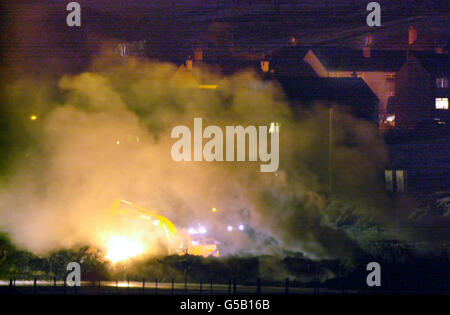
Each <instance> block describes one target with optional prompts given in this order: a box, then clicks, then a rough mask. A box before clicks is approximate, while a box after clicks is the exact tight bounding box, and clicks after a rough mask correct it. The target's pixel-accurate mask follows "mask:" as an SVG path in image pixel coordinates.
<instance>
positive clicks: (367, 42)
mask: <svg viewBox="0 0 450 315" xmlns="http://www.w3.org/2000/svg"><path fill="white" fill-rule="evenodd" d="M372 43H373V37H372V34H370V33H369V34H367V35H366V37H365V42H364V47H363V56H364V57H365V58H370V53H371V52H370V46H372Z"/></svg>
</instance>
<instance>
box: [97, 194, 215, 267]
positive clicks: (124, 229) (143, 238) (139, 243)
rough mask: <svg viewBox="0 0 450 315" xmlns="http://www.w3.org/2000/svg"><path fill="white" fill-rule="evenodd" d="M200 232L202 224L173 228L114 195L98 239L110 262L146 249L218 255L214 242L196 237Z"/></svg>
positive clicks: (180, 253)
mask: <svg viewBox="0 0 450 315" xmlns="http://www.w3.org/2000/svg"><path fill="white" fill-rule="evenodd" d="M197 232H198V233H197ZM204 234H206V229H204V228H201V229H200V230H199V231H196V230H195V229H189V230H188V231H186V230H183V229H177V227H176V226H175V224H173V222H172V221H170V220H169V219H168V218H166V217H164V216H162V215H160V214H159V213H157V212H155V211H150V210H147V209H145V208H143V207H140V206H138V205H135V204H133V203H131V202H128V201H126V200H122V199H117V200H115V201H114V202H113V204H112V205H111V207H110V213H109V216H108V221H107V222H106V224H105V226H104V227H103V229H102V235H101V243H102V244H104V247H106V256H105V258H106V259H108V260H110V261H112V262H118V261H122V260H126V259H128V258H132V257H135V256H139V255H141V254H148V253H159V254H160V253H164V254H168V255H172V254H178V255H185V254H189V255H198V256H204V257H207V256H219V250H218V244H217V242H215V241H214V240H212V239H208V238H205V237H199V235H202V236H203V235H204ZM191 236H192V237H191ZM193 238H194V240H193ZM206 240H207V241H206Z"/></svg>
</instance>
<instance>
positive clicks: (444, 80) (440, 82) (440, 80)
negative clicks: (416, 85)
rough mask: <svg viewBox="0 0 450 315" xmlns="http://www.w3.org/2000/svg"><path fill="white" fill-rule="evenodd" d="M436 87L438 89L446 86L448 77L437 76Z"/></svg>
mask: <svg viewBox="0 0 450 315" xmlns="http://www.w3.org/2000/svg"><path fill="white" fill-rule="evenodd" d="M436 87H437V88H439V89H446V88H448V79H447V78H437V79H436Z"/></svg>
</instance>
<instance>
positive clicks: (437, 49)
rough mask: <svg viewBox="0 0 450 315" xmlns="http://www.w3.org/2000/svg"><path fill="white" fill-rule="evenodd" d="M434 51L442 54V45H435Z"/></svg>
mask: <svg viewBox="0 0 450 315" xmlns="http://www.w3.org/2000/svg"><path fill="white" fill-rule="evenodd" d="M434 52H435V53H436V54H439V55H442V54H443V53H444V47H440V46H436V48H435V49H434Z"/></svg>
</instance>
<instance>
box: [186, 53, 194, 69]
mask: <svg viewBox="0 0 450 315" xmlns="http://www.w3.org/2000/svg"><path fill="white" fill-rule="evenodd" d="M193 65H194V61H193V60H192V58H191V56H189V58H188V59H187V60H186V68H187V69H188V70H189V71H192V67H193Z"/></svg>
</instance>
